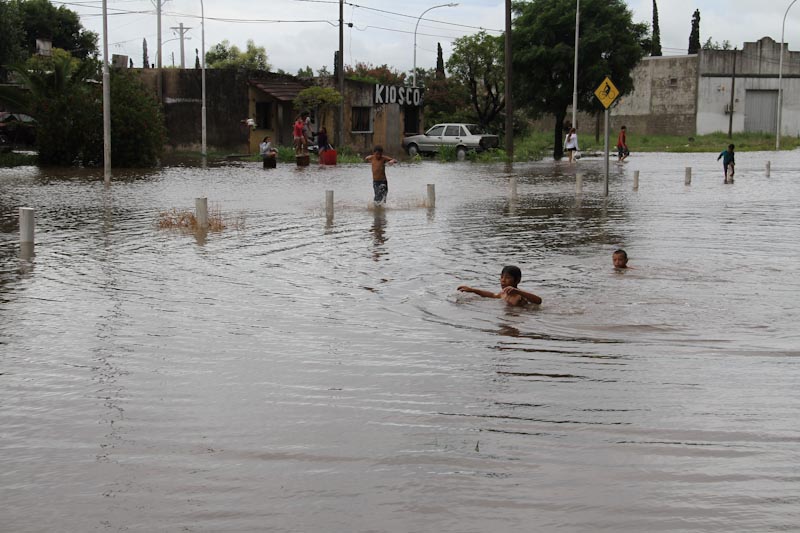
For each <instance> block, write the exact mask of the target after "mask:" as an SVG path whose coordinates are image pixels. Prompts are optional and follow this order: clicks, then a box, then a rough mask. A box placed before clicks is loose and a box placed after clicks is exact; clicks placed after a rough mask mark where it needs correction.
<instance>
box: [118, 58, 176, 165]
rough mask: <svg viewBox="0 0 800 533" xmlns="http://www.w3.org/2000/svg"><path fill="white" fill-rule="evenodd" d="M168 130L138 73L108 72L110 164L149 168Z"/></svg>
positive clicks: (156, 156)
mask: <svg viewBox="0 0 800 533" xmlns="http://www.w3.org/2000/svg"><path fill="white" fill-rule="evenodd" d="M166 137H167V133H166V128H165V127H164V119H163V117H162V115H161V108H160V106H159V105H158V102H157V101H156V100H155V98H153V96H152V94H151V93H150V92H149V91H148V90H147V89H146V88H145V87H144V85H143V84H142V82H141V80H140V79H139V77H138V76H136V75H134V74H133V73H132V72H131V71H129V70H127V69H114V70H112V71H111V164H112V165H113V166H115V167H150V166H155V165H156V164H158V160H159V159H160V158H161V154H162V152H163V148H164V143H165V141H166Z"/></svg>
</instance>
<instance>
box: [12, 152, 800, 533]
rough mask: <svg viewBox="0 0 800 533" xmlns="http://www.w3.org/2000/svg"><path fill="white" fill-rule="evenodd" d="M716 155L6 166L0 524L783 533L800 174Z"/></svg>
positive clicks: (789, 507)
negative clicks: (623, 260)
mask: <svg viewBox="0 0 800 533" xmlns="http://www.w3.org/2000/svg"><path fill="white" fill-rule="evenodd" d="M737 159H738V161H739V166H738V168H737V176H736V182H735V184H733V185H724V184H723V183H722V182H723V179H722V171H721V165H720V164H719V163H717V161H716V154H693V155H677V154H676V155H664V154H634V155H633V156H632V157H631V159H630V161H629V162H628V163H626V164H624V165H616V164H614V163H612V165H611V171H612V175H611V183H610V189H611V192H610V195H609V197H608V198H607V199H606V198H604V197H603V196H602V182H601V177H600V171H601V169H602V165H601V162H600V161H599V160H597V159H594V160H592V159H583V160H581V161H580V162H579V163H578V165H577V168H578V169H580V171H581V172H583V173H585V174H584V193H583V195H582V196H581V197H576V195H575V184H574V178H575V175H574V172H575V167H571V168H570V167H569V166H568V165H567V164H566V163H560V164H556V163H553V162H552V161H544V162H538V163H530V164H517V165H515V166H514V168H513V170H510V169H506V168H504V166H503V165H480V164H471V163H453V164H441V163H438V162H435V161H425V162H422V163H417V164H400V165H397V166H394V167H390V168H389V169H388V176H389V204H388V207H387V208H386V209H384V210H374V209H372V208H371V207H370V200H371V196H372V188H371V182H370V170H369V167H368V165H366V164H363V165H342V166H339V167H335V168H317V167H309V168H306V169H296V168H294V167H293V166H292V165H281V166H280V167H279V168H278V169H276V170H270V171H265V170H263V169H261V168H260V164H257V163H238V164H235V165H230V166H222V167H214V168H208V169H199V168H187V167H173V168H164V169H161V170H158V171H154V172H143V173H138V174H137V173H127V174H126V173H119V174H118V175H117V176H115V178H114V179H115V181H114V184H113V185H112V187H111V188H110V190H108V191H107V190H105V189H104V187H103V185H102V178H101V177H100V176H99V175H98V174H97V173H95V172H87V171H74V172H64V171H59V172H54V171H47V170H43V171H39V170H36V169H32V168H19V169H2V170H1V171H0V210H1V211H0V214H1V215H2V220H1V222H2V233H0V239H2V240H1V241H0V348H1V349H2V351H1V354H0V460H1V462H2V468H1V469H0V531H3V532H14V533H23V532H52V531H69V532H91V531H127V532H130V531H137V532H153V531H160V532H178V531H195V532H220V531H225V532H255V531H270V532H348V533H349V532H437V533H440V532H452V533H465V532H476V533H479V532H481V533H482V532H487V531H492V532H517V531H519V532H523V531H524V532H528V531H576V532H577V531H614V532H619V531H630V532H642V531H714V532H729V531H759V532H764V531H787V530H794V531H797V530H799V529H800V489H799V487H800V328H798V323H800V316H799V315H800V313H798V301H800V260H799V259H800V253H799V252H798V242H800V230H799V229H798V221H800V206H798V198H800V180H798V178H797V176H798V173H799V172H800V153H798V152H792V153H781V154H773V153H740V154H738V158H737ZM767 159H771V160H772V173H771V177H769V178H767V177H766V176H765V172H764V166H765V163H766V160H767ZM686 166H692V167H693V169H694V171H693V181H692V184H691V185H690V186H685V185H684V167H686ZM634 170H639V171H640V172H641V178H640V187H639V190H638V191H633V190H632V179H633V171H634ZM512 175H513V176H516V178H517V195H516V198H513V197H512V195H511V190H510V186H509V177H510V176H512ZM428 183H434V184H435V185H436V193H437V198H436V206H435V208H434V209H428V208H426V207H425V196H426V184H428ZM326 190H334V191H335V215H334V218H333V220H328V219H327V218H326V216H325V191H326ZM201 196H206V197H208V199H209V204H210V205H211V206H217V207H218V208H219V210H220V211H221V213H222V216H223V219H224V220H226V221H227V222H228V223H229V227H228V228H227V229H225V230H223V231H221V232H210V233H208V234H207V235H196V234H194V233H187V232H185V231H180V230H174V229H173V230H170V229H159V228H158V226H157V224H156V221H157V218H158V214H159V212H161V211H166V210H170V209H172V208H178V209H184V208H186V209H193V207H194V199H195V198H196V197H201ZM19 206H29V207H34V208H35V209H36V217H37V218H36V219H37V233H36V238H37V244H36V249H35V256H34V257H32V258H25V257H20V248H19V245H18V242H17V241H18V234H17V222H16V221H17V207H19ZM617 247H624V248H625V249H627V250H628V253H629V255H630V258H631V259H630V264H631V265H633V266H635V269H633V270H628V271H623V272H615V271H614V270H613V269H612V264H611V253H612V251H613V250H614V249H616V248H617ZM505 264H517V265H519V266H520V267H521V269H522V272H523V280H522V283H521V285H520V286H521V287H522V288H524V289H527V290H529V291H532V292H535V293H536V294H538V295H540V296H541V297H542V298H543V300H544V303H543V304H542V305H541V306H540V307H539V308H535V307H534V308H509V307H507V306H506V305H505V304H504V303H503V302H502V301H501V300H495V299H485V298H480V297H478V296H476V295H474V294H463V293H458V292H457V291H456V287H457V286H458V285H461V284H469V285H472V286H476V287H480V288H486V289H497V288H499V274H500V269H501V268H502V266H503V265H505Z"/></svg>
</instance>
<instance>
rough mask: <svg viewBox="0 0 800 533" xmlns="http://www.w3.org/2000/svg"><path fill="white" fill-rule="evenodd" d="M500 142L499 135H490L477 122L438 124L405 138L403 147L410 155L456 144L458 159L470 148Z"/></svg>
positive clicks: (478, 148) (429, 152) (477, 149)
mask: <svg viewBox="0 0 800 533" xmlns="http://www.w3.org/2000/svg"><path fill="white" fill-rule="evenodd" d="M499 144H500V139H499V138H498V137H497V135H490V134H487V133H485V132H484V131H483V129H482V128H481V127H480V126H478V125H477V124H436V125H435V126H433V127H432V128H431V129H429V130H428V131H426V132H425V133H424V134H422V135H410V136H408V137H406V138H404V139H403V148H404V149H405V151H406V152H407V153H408V155H410V156H415V155H417V154H432V153H435V152H438V151H439V147H440V146H454V147H455V148H456V155H457V156H458V159H464V157H465V156H466V154H467V152H468V151H469V150H475V151H478V152H480V151H483V150H488V149H489V148H496V147H497V146H498V145H499Z"/></svg>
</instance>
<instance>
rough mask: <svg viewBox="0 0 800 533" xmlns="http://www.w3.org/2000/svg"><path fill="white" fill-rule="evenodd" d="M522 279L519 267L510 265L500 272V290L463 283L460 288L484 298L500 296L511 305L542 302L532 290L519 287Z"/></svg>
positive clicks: (462, 290)
mask: <svg viewBox="0 0 800 533" xmlns="http://www.w3.org/2000/svg"><path fill="white" fill-rule="evenodd" d="M521 280H522V271H521V270H520V269H519V267H516V266H513V265H509V266H505V267H503V270H502V272H500V292H498V293H494V292H492V291H485V290H483V289H473V288H472V287H468V286H466V285H461V286H460V287H459V288H458V290H459V291H461V292H472V293H475V294H477V295H478V296H483V297H484V298H500V299H503V300H505V301H506V303H507V304H509V305H525V304H528V303H532V304H537V305H538V304H540V303H542V299H541V298H539V297H538V296H536V295H535V294H533V293H532V292H527V291H523V290H522V289H518V288H517V285H518V284H519V282H520V281H521Z"/></svg>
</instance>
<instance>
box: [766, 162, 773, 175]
mask: <svg viewBox="0 0 800 533" xmlns="http://www.w3.org/2000/svg"><path fill="white" fill-rule="evenodd" d="M771 170H772V161H767V177H769V173H770V171H771Z"/></svg>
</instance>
